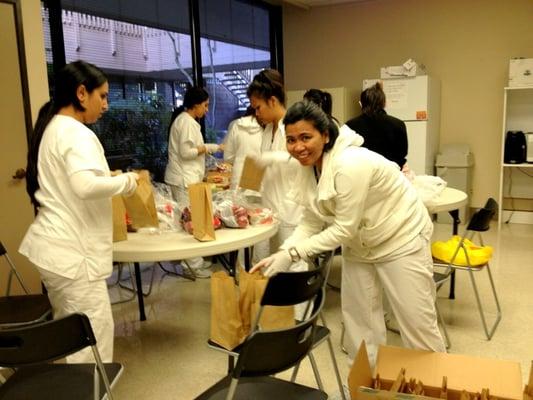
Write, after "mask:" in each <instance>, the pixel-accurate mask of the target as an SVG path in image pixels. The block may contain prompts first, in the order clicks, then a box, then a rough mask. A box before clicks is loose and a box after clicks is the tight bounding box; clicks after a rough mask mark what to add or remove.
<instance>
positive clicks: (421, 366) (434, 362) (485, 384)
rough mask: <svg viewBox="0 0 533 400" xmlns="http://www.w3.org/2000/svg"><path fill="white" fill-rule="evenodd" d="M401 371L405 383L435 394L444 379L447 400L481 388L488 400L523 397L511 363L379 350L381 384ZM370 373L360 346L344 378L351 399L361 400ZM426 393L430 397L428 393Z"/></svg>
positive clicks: (517, 373) (519, 377) (398, 349)
mask: <svg viewBox="0 0 533 400" xmlns="http://www.w3.org/2000/svg"><path fill="white" fill-rule="evenodd" d="M401 368H405V370H406V374H405V375H406V378H407V380H409V378H416V379H417V380H421V381H422V382H423V384H424V387H426V388H434V389H435V390H439V388H440V386H441V384H442V377H443V376H446V377H447V378H448V391H449V392H451V393H450V395H451V396H450V398H453V397H455V396H454V393H453V392H454V391H456V392H457V393H459V391H461V390H466V391H468V392H471V393H476V392H480V391H481V389H483V388H488V389H489V391H490V395H491V396H495V397H498V398H501V399H513V400H519V399H522V395H523V385H522V373H521V369H520V364H519V363H518V362H514V361H505V360H495V359H487V358H479V357H472V356H466V355H462V354H448V353H436V352H431V351H424V350H412V349H405V348H401V347H393V346H380V348H379V350H378V358H377V366H376V371H377V372H378V373H379V375H380V377H381V381H382V382H393V381H394V380H395V379H396V377H397V376H398V373H399V371H400V369H401ZM370 371H371V370H370V364H369V361H368V356H367V351H366V346H365V344H364V342H363V343H361V346H360V348H359V352H358V354H357V356H356V358H355V360H354V364H353V366H352V369H351V370H350V375H349V377H348V386H349V388H350V393H351V395H352V398H354V399H357V398H361V396H359V397H358V396H357V392H358V388H359V386H367V387H372V383H373V380H372V374H371V372H370ZM426 392H427V393H426V394H429V395H433V393H432V391H431V390H429V391H426ZM437 397H438V396H437Z"/></svg>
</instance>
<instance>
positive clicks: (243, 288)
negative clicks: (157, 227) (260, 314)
mask: <svg viewBox="0 0 533 400" xmlns="http://www.w3.org/2000/svg"><path fill="white" fill-rule="evenodd" d="M257 275H259V273H256V274H253V275H252V274H249V273H248V272H246V271H245V270H244V268H242V267H241V266H239V273H238V277H239V309H240V311H241V318H242V328H243V331H244V333H245V334H246V335H248V334H249V333H250V330H251V329H252V324H253V323H254V322H255V315H256V314H252V307H253V304H254V300H255V289H254V287H255V284H254V281H255V280H256V276H257Z"/></svg>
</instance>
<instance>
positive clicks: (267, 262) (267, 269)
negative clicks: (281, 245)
mask: <svg viewBox="0 0 533 400" xmlns="http://www.w3.org/2000/svg"><path fill="white" fill-rule="evenodd" d="M291 264H292V260H291V256H290V255H289V252H288V251H287V250H281V251H278V252H277V253H274V254H272V255H271V256H269V257H266V258H263V259H262V260H261V261H259V262H258V263H257V264H255V265H254V266H253V268H252V269H251V270H250V273H254V272H255V271H259V270H260V269H262V270H263V275H264V276H266V277H267V278H270V277H271V276H274V275H276V274H278V273H280V272H287V271H288V270H289V268H290V266H291Z"/></svg>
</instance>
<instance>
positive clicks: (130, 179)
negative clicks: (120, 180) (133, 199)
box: [123, 172, 139, 197]
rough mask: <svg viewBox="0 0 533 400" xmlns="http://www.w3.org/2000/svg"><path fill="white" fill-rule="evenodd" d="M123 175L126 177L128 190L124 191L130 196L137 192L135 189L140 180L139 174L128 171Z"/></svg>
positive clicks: (125, 194)
mask: <svg viewBox="0 0 533 400" xmlns="http://www.w3.org/2000/svg"><path fill="white" fill-rule="evenodd" d="M123 176H125V177H126V179H127V182H126V190H125V192H124V196H126V197H129V196H131V195H133V193H135V189H137V181H138V180H139V175H138V174H137V173H135V172H126V173H125V174H123Z"/></svg>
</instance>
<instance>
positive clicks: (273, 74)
mask: <svg viewBox="0 0 533 400" xmlns="http://www.w3.org/2000/svg"><path fill="white" fill-rule="evenodd" d="M246 95H247V96H248V98H250V97H252V96H257V97H259V98H261V99H263V100H265V101H266V100H268V99H270V98H271V97H272V96H274V97H275V98H277V99H278V100H279V102H280V103H281V104H283V105H285V88H284V86H283V77H282V76H281V74H280V73H279V72H278V71H277V70H275V69H265V70H263V71H261V72H259V73H258V74H257V75H256V76H254V79H253V81H252V83H250V86H248V90H247V91H246Z"/></svg>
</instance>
